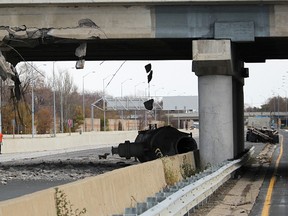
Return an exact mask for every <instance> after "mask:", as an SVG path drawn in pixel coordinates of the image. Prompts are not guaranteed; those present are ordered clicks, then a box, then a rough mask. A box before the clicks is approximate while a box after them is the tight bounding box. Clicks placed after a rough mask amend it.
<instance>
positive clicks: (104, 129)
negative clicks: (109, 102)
mask: <svg viewBox="0 0 288 216" xmlns="http://www.w3.org/2000/svg"><path fill="white" fill-rule="evenodd" d="M111 75H112V74H110V75H109V76H107V77H105V78H104V79H103V115H104V116H103V120H104V122H103V124H104V125H103V126H104V128H103V131H106V104H105V89H106V88H105V87H104V84H105V80H106V79H107V78H108V77H110V76H111Z"/></svg>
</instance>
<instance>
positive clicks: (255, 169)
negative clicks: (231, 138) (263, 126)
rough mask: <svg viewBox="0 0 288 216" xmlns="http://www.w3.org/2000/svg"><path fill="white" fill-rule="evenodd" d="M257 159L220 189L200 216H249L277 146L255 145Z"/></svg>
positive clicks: (202, 209) (199, 212) (198, 212)
mask: <svg viewBox="0 0 288 216" xmlns="http://www.w3.org/2000/svg"><path fill="white" fill-rule="evenodd" d="M253 145H255V147H256V150H255V154H254V156H253V158H252V159H251V160H250V161H249V162H248V163H247V164H246V165H245V166H244V167H242V168H241V169H240V170H239V171H237V172H236V173H235V175H234V178H232V179H230V180H228V181H227V182H226V183H225V184H224V185H223V186H222V187H221V188H219V189H218V190H217V191H216V192H215V193H214V194H213V195H212V196H211V197H210V198H209V201H208V202H207V203H206V204H203V205H202V206H201V207H199V208H198V209H197V210H196V211H195V212H194V213H193V215H196V216H204V215H206V216H219V215H222V216H231V215H233V216H240V215H241V216H245V215H249V213H250V212H251V210H252V207H253V205H254V203H255V200H256V198H257V196H258V194H259V191H260V187H261V186H262V183H263V181H264V177H265V174H266V170H267V169H266V168H267V167H269V165H270V162H271V158H272V155H273V152H274V150H275V145H273V144H263V143H253Z"/></svg>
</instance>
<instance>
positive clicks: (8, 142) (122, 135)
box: [2, 131, 138, 153]
mask: <svg viewBox="0 0 288 216" xmlns="http://www.w3.org/2000/svg"><path fill="white" fill-rule="evenodd" d="M137 135H138V131H107V132H103V131H102V132H87V133H82V134H79V133H72V134H71V135H69V134H57V136H56V137H48V136H47V135H44V136H39V135H37V137H35V138H33V139H32V138H31V136H30V137H29V138H27V137H25V136H20V135H18V136H16V137H15V138H13V137H12V136H11V135H10V136H9V135H4V138H3V143H4V145H3V146H2V153H19V152H34V151H47V150H59V149H66V148H75V147H81V146H96V145H98V146H102V145H103V146H105V145H111V144H115V145H116V144H119V143H122V142H124V141H125V140H130V141H134V140H135V138H136V136H137Z"/></svg>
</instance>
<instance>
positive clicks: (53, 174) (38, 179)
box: [0, 147, 138, 201]
mask: <svg viewBox="0 0 288 216" xmlns="http://www.w3.org/2000/svg"><path fill="white" fill-rule="evenodd" d="M110 151H111V148H110V147H109V148H99V149H87V150H82V151H73V152H66V153H62V154H52V155H47V156H39V157H38V156H35V153H33V154H31V155H30V154H29V153H26V154H21V158H22V159H16V160H12V158H13V156H12V155H11V160H5V162H1V164H0V201H3V200H7V199H12V198H16V197H19V196H22V195H25V194H29V193H32V192H36V191H39V190H43V189H46V188H51V187H55V186H58V185H61V184H65V183H68V182H72V181H76V180H79V179H83V178H85V177H89V176H96V175H99V174H102V173H105V172H109V171H111V170H114V169H118V168H122V167H125V166H129V165H131V164H135V163H138V162H136V161H135V160H133V159H131V160H126V159H122V158H120V157H119V156H117V155H113V156H112V155H111V154H110V155H108V156H107V158H106V159H99V155H104V154H105V153H110ZM6 157H8V156H7V155H6ZM16 158H18V157H17V155H16ZM0 161H1V160H0Z"/></svg>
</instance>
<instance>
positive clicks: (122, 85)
mask: <svg viewBox="0 0 288 216" xmlns="http://www.w3.org/2000/svg"><path fill="white" fill-rule="evenodd" d="M129 80H132V79H131V78H130V79H126V80H124V81H123V82H121V98H122V97H123V84H124V83H125V82H127V81H129Z"/></svg>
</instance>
